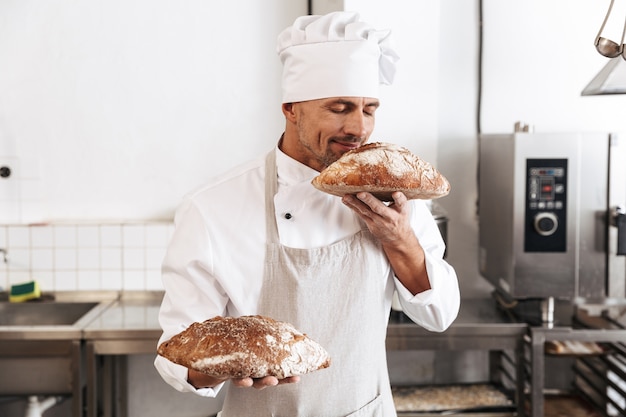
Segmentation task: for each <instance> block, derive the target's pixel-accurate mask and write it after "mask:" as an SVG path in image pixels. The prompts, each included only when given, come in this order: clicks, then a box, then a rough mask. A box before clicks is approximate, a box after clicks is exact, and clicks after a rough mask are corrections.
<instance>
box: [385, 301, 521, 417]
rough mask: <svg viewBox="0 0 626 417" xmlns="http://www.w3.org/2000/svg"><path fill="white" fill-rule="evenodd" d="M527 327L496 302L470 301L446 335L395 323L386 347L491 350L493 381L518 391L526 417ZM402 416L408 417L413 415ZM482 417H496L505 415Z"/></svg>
mask: <svg viewBox="0 0 626 417" xmlns="http://www.w3.org/2000/svg"><path fill="white" fill-rule="evenodd" d="M527 327H528V326H527V325H526V324H525V323H519V322H515V321H512V320H510V319H509V318H507V317H506V316H504V315H502V314H501V312H500V311H499V310H498V309H497V307H496V304H495V303H494V302H493V300H492V299H468V300H463V301H462V303H461V311H460V312H459V316H458V318H457V320H456V321H455V322H454V323H453V324H452V325H451V326H450V328H448V329H447V330H446V331H445V332H442V333H433V332H429V331H427V330H424V329H423V328H421V327H420V326H417V325H416V324H413V323H406V322H397V321H394V320H392V321H391V322H390V323H389V326H388V330H387V341H386V344H387V349H388V350H449V351H455V350H456V351H460V350H487V351H489V373H490V379H491V380H492V381H497V382H498V383H499V384H502V385H504V386H505V387H506V388H510V389H511V390H512V391H513V392H514V397H515V398H514V401H515V405H516V408H517V415H518V416H524V415H525V410H524V408H523V401H521V399H522V398H523V396H524V377H523V375H524V368H523V367H524V363H523V362H524V361H523V354H524V337H525V335H526V334H527ZM402 415H403V416H407V417H408V416H409V415H411V414H402ZM415 415H419V416H422V417H423V416H425V414H415ZM446 415H452V414H449V413H448V414H446ZM459 415H462V414H459ZM474 415H476V414H472V416H474ZM480 415H489V416H491V417H493V416H496V415H498V416H500V415H502V414H495V413H484V414H482V413H481V414H480ZM507 415H511V414H510V413H509V414H507Z"/></svg>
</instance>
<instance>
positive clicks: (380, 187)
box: [312, 142, 450, 201]
mask: <svg viewBox="0 0 626 417" xmlns="http://www.w3.org/2000/svg"><path fill="white" fill-rule="evenodd" d="M312 184H313V186H314V187H315V188H317V189H319V190H321V191H324V192H327V193H329V194H333V195H338V196H343V195H344V194H356V193H358V192H361V191H367V192H369V193H372V194H373V195H374V196H376V197H377V198H378V199H380V200H382V201H392V200H393V199H392V197H391V194H392V193H393V192H395V191H402V192H403V193H404V194H405V195H406V196H407V198H409V199H434V198H439V197H443V196H445V195H447V194H448V193H449V192H450V183H449V182H448V180H447V179H446V178H445V177H444V176H443V175H441V173H439V171H437V169H435V168H434V167H433V166H432V165H431V164H429V163H428V162H426V161H424V160H422V159H420V158H419V157H418V156H417V155H415V154H413V153H411V152H410V151H409V150H408V149H406V148H403V147H401V146H398V145H394V144H390V143H382V142H374V143H369V144H365V145H363V146H361V147H359V148H356V149H353V150H351V151H349V152H346V153H345V154H344V155H343V156H342V157H341V158H339V159H338V160H337V161H335V162H334V163H332V164H331V165H330V166H328V167H327V168H326V169H324V170H323V171H322V172H321V173H320V174H319V175H318V176H317V177H315V178H314V179H313V181H312Z"/></svg>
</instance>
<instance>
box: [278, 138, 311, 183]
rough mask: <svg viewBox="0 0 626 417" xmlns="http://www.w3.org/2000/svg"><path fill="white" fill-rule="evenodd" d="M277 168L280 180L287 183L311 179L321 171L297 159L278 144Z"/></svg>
mask: <svg viewBox="0 0 626 417" xmlns="http://www.w3.org/2000/svg"><path fill="white" fill-rule="evenodd" d="M276 168H277V171H278V180H279V181H280V182H281V183H284V184H286V185H290V184H297V183H300V182H304V181H311V180H312V179H313V178H315V177H316V176H317V175H318V174H319V172H318V171H316V170H314V169H313V168H310V167H308V166H306V165H304V164H303V163H301V162H298V161H296V160H295V159H293V158H292V157H290V156H288V155H287V154H286V153H284V152H283V151H281V150H280V149H279V148H278V146H276Z"/></svg>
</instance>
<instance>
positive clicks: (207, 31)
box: [0, 0, 307, 223]
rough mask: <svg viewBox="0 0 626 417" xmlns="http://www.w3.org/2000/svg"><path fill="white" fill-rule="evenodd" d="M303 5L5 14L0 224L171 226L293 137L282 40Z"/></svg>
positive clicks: (15, 4) (62, 4) (119, 4)
mask: <svg viewBox="0 0 626 417" xmlns="http://www.w3.org/2000/svg"><path fill="white" fill-rule="evenodd" d="M306 7H307V6H306V2H305V1H304V0H302V1H293V0H264V1H262V2H259V1H257V0H236V1H228V2H213V1H201V0H189V1H184V2H172V1H167V0H133V1H124V0H112V1H102V0H90V1H84V2H75V1H70V0H56V1H51V2H40V1H35V0H24V1H9V2H1V3H0V164H2V165H4V164H5V163H7V161H8V163H9V164H10V166H11V168H12V169H13V171H14V175H12V177H11V178H10V179H9V180H3V181H2V182H0V223H2V222H4V223H7V222H11V223H12V222H19V223H23V222H33V221H56V220H59V219H61V220H65V219H70V220H75V219H81V220H82V219H98V220H100V219H115V220H119V219H153V220H154V219H167V218H171V216H172V212H173V209H174V207H175V205H176V204H177V203H178V201H179V200H180V197H181V196H182V195H183V193H185V192H186V191H188V190H189V189H191V188H193V187H195V186H197V185H198V184H200V183H202V182H203V181H204V180H205V179H206V178H208V177H209V176H211V175H214V174H216V173H217V172H219V171H221V170H224V169H225V168H227V167H229V166H231V165H233V164H234V163H237V162H240V161H243V160H245V159H248V158H250V157H252V156H254V155H256V154H258V153H259V152H261V151H264V150H266V149H270V148H271V146H273V145H274V144H275V142H276V140H277V139H278V137H279V136H280V134H281V132H282V128H283V120H282V114H281V112H280V97H279V92H280V85H279V81H280V61H279V59H278V57H277V56H276V54H275V41H276V36H277V34H278V32H279V31H280V30H282V29H283V28H284V27H286V26H287V25H289V24H290V23H291V22H292V21H293V19H294V18H295V16H298V15H300V14H305V13H306Z"/></svg>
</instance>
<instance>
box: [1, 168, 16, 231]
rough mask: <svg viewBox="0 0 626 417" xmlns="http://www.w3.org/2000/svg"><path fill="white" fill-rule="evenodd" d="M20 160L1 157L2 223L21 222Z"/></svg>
mask: <svg viewBox="0 0 626 417" xmlns="http://www.w3.org/2000/svg"><path fill="white" fill-rule="evenodd" d="M18 178H19V166H18V159H17V158H16V157H9V156H0V223H11V222H16V221H19V214H20V182H19V181H18Z"/></svg>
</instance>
